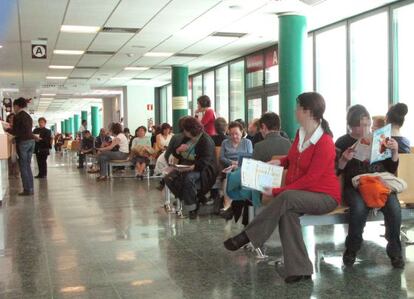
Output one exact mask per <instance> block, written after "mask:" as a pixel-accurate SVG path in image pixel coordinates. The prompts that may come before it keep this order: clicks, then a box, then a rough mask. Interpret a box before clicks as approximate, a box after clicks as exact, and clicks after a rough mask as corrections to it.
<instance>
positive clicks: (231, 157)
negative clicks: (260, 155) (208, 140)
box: [220, 138, 253, 167]
mask: <svg viewBox="0 0 414 299" xmlns="http://www.w3.org/2000/svg"><path fill="white" fill-rule="evenodd" d="M251 153H253V145H252V142H251V141H250V140H249V139H246V138H242V139H241V140H240V143H239V145H238V146H237V147H234V146H233V143H232V141H231V139H225V140H223V143H222V144H221V150H220V162H221V163H223V166H224V167H228V166H230V165H231V162H232V161H238V159H239V155H240V154H251Z"/></svg>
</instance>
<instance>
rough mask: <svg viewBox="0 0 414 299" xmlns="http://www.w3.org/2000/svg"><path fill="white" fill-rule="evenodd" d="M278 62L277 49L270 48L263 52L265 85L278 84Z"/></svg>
mask: <svg viewBox="0 0 414 299" xmlns="http://www.w3.org/2000/svg"><path fill="white" fill-rule="evenodd" d="M278 64H279V62H278V56H277V49H276V48H271V49H268V50H266V52H265V67H266V68H265V84H272V83H276V82H279V65H278Z"/></svg>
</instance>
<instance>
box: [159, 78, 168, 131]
mask: <svg viewBox="0 0 414 299" xmlns="http://www.w3.org/2000/svg"><path fill="white" fill-rule="evenodd" d="M167 113H168V108H167V87H166V86H163V87H161V88H160V123H161V124H162V123H165V122H167Z"/></svg>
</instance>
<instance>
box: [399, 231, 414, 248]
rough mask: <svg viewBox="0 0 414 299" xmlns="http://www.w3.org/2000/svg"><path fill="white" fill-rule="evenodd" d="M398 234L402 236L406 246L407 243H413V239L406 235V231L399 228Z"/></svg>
mask: <svg viewBox="0 0 414 299" xmlns="http://www.w3.org/2000/svg"><path fill="white" fill-rule="evenodd" d="M400 234H401V236H402V238H403V239H404V242H405V245H406V246H408V245H414V241H413V240H411V239H410V238H409V237H408V235H407V233H406V232H405V231H403V230H400Z"/></svg>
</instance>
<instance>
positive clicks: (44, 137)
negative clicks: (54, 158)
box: [33, 117, 52, 179]
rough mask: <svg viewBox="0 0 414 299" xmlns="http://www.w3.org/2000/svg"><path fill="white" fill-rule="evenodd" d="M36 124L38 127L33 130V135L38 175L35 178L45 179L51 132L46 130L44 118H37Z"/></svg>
mask: <svg viewBox="0 0 414 299" xmlns="http://www.w3.org/2000/svg"><path fill="white" fill-rule="evenodd" d="M38 122H39V127H37V128H36V129H34V130H33V135H34V136H35V139H36V145H35V154H36V159H37V166H38V168H39V174H38V175H37V176H35V178H37V179H43V178H46V177H47V156H49V150H50V148H51V138H52V132H51V131H50V130H49V129H47V128H46V119H45V118H44V117H41V118H39V120H38Z"/></svg>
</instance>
